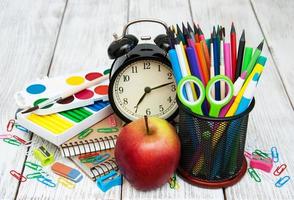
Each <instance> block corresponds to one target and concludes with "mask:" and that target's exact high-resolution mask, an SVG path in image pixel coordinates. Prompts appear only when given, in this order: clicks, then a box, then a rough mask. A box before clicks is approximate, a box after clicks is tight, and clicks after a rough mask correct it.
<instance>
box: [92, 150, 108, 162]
mask: <svg viewBox="0 0 294 200" xmlns="http://www.w3.org/2000/svg"><path fill="white" fill-rule="evenodd" d="M109 157H110V154H109V153H106V154H103V155H98V156H96V159H95V160H94V161H93V162H92V163H93V164H94V165H97V164H99V163H102V162H104V161H105V160H107V159H108V158H109Z"/></svg>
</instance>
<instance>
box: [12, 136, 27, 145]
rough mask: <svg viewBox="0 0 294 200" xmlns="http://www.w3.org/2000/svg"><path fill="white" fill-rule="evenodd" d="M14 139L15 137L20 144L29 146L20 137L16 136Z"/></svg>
mask: <svg viewBox="0 0 294 200" xmlns="http://www.w3.org/2000/svg"><path fill="white" fill-rule="evenodd" d="M13 137H14V138H15V139H16V140H17V141H19V142H20V143H22V144H27V143H28V142H27V141H25V140H24V139H22V138H20V137H18V136H16V135H13Z"/></svg>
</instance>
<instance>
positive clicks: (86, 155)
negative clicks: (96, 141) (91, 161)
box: [78, 152, 100, 160]
mask: <svg viewBox="0 0 294 200" xmlns="http://www.w3.org/2000/svg"><path fill="white" fill-rule="evenodd" d="M99 154H100V152H93V153H87V154H84V155H81V156H79V157H78V158H79V160H80V159H85V158H90V157H94V156H98V155H99Z"/></svg>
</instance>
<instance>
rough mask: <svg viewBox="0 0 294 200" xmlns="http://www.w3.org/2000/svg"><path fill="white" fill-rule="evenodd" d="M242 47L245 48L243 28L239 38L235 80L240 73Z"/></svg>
mask: <svg viewBox="0 0 294 200" xmlns="http://www.w3.org/2000/svg"><path fill="white" fill-rule="evenodd" d="M244 49H245V31H244V30H243V32H242V35H241V38H240V40H239V47H238V57H237V66H236V74H235V80H237V79H238V77H239V76H240V75H241V71H242V61H243V55H244Z"/></svg>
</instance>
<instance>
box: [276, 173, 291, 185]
mask: <svg viewBox="0 0 294 200" xmlns="http://www.w3.org/2000/svg"><path fill="white" fill-rule="evenodd" d="M289 180H290V176H284V177H282V178H279V180H278V181H277V182H276V183H275V186H276V187H278V188H280V187H282V186H283V185H285V184H286V183H287V182H288V181H289Z"/></svg>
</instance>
